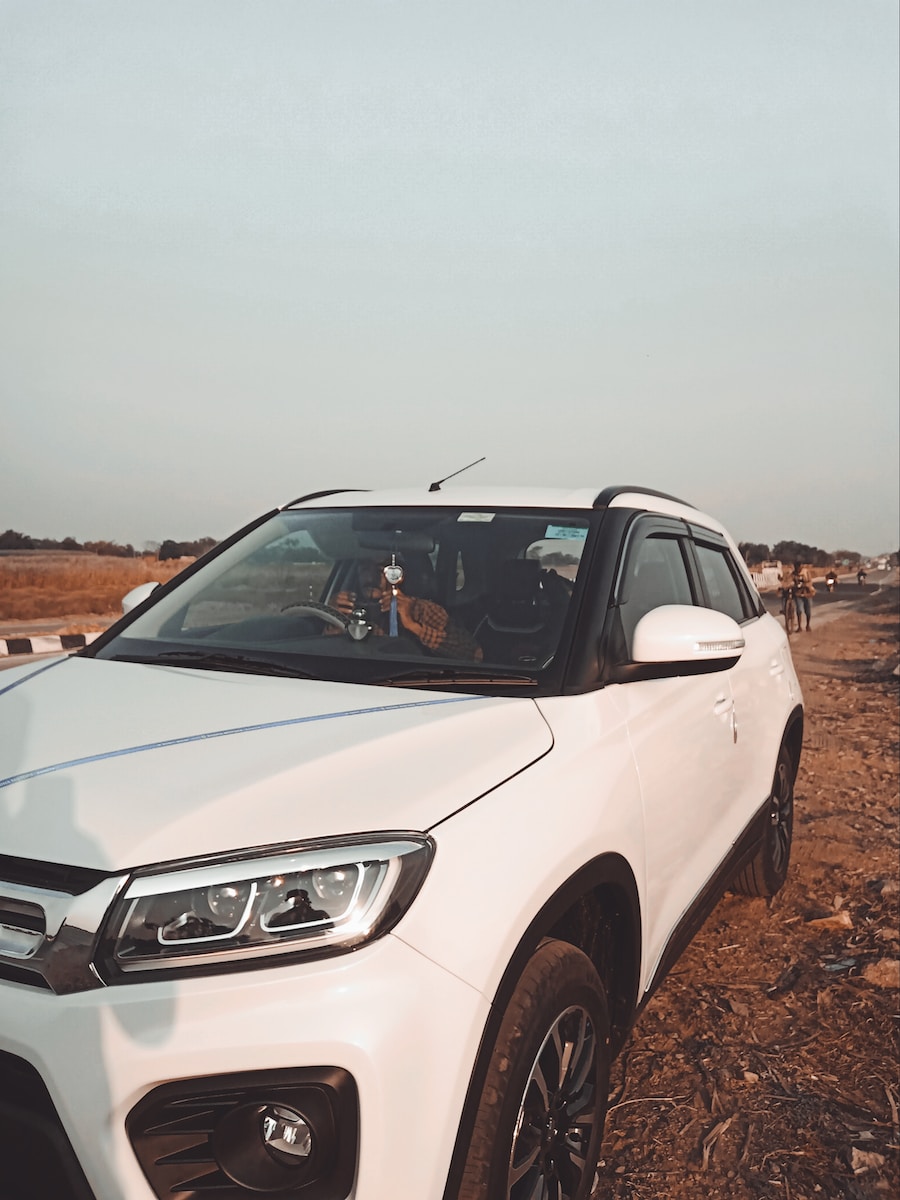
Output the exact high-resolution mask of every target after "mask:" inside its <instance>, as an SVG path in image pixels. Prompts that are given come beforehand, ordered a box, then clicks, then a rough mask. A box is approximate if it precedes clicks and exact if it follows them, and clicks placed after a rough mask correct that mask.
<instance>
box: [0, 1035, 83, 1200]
mask: <svg viewBox="0 0 900 1200" xmlns="http://www.w3.org/2000/svg"><path fill="white" fill-rule="evenodd" d="M0 1164H2V1200H50V1198H51V1197H52V1200H96V1198H95V1196H94V1193H93V1192H92V1191H91V1189H90V1187H89V1186H88V1183H87V1180H86V1179H85V1177H84V1172H83V1171H82V1170H81V1167H80V1165H79V1163H78V1160H77V1158H76V1157H75V1152H74V1150H73V1149H72V1145H71V1143H70V1141H69V1139H68V1138H67V1137H66V1132H65V1130H64V1129H63V1127H62V1123H61V1121H60V1119H59V1116H58V1114H57V1112H56V1109H55V1108H54V1106H53V1101H52V1100H51V1099H50V1093H49V1092H48V1091H47V1088H46V1086H45V1085H44V1081H43V1080H42V1079H41V1077H40V1075H39V1074H38V1072H37V1071H36V1070H35V1069H34V1067H33V1066H32V1065H31V1063H28V1062H26V1061H25V1060H24V1059H23V1058H18V1057H16V1055H14V1054H7V1053H5V1052H4V1051H2V1050H0Z"/></svg>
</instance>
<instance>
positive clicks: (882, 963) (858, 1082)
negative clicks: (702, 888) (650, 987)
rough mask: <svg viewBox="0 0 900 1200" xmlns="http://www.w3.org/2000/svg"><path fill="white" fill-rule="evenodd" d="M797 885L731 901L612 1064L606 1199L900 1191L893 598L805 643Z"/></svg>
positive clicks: (823, 1198)
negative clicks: (772, 895) (766, 895)
mask: <svg viewBox="0 0 900 1200" xmlns="http://www.w3.org/2000/svg"><path fill="white" fill-rule="evenodd" d="M792 650H793V654H794V661H795V663H796V665H797V668H798V672H799V674H800V678H801V683H802V685H803V689H804V699H805V702H806V710H807V715H806V740H805V749H804V754H803V759H802V763H801V767H800V773H799V776H798V779H797V789H796V818H795V822H796V823H795V830H794V850H793V858H792V865H791V871H790V875H789V878H788V882H787V884H786V885H785V887H784V888H783V890H782V891H781V893H780V894H779V895H778V896H776V897H775V899H774V900H773V901H771V902H766V901H765V900H748V899H746V898H742V897H738V896H731V895H729V896H726V897H725V898H724V899H723V900H722V901H721V903H720V904H719V906H718V908H717V909H716V910H715V912H714V913H713V914H712V916H711V917H710V918H709V920H708V921H707V923H706V925H705V926H704V928H703V929H702V930H701V932H700V934H699V935H698V936H697V938H696V939H695V941H694V943H693V944H692V946H691V947H690V948H689V949H688V951H687V952H686V953H685V955H684V957H683V958H682V959H681V961H680V962H679V963H678V965H677V967H676V968H675V971H674V973H673V974H672V975H670V976H669V978H668V980H667V981H666V983H665V984H664V985H663V987H662V988H661V989H660V991H659V992H658V993H657V994H656V996H655V997H654V999H653V1000H652V1001H651V1003H650V1004H649V1005H648V1007H647V1009H646V1010H645V1012H644V1014H643V1016H642V1017H641V1019H640V1021H639V1022H638V1025H637V1026H636V1028H635V1030H634V1032H633V1034H632V1037H631V1039H630V1040H629V1042H628V1045H627V1046H626V1049H625V1051H624V1052H623V1055H622V1057H621V1058H620V1059H619V1060H618V1062H617V1063H616V1064H615V1065H614V1068H613V1087H614V1092H613V1096H612V1098H611V1105H612V1107H611V1110H610V1113H609V1116H608V1119H607V1126H606V1138H605V1141H604V1148H603V1152H604V1157H603V1162H602V1165H601V1171H600V1186H599V1189H598V1190H597V1192H596V1196H597V1197H598V1198H600V1197H603V1198H604V1200H687V1198H688V1197H690V1198H691V1200H695V1198H696V1197H704V1198H706V1197H709V1198H718V1197H721V1198H722V1200H749V1198H755V1197H773V1198H774V1197H783V1198H784V1200H834V1198H839V1197H840V1198H847V1200H875V1198H878V1197H883V1196H896V1195H898V1194H900V1119H898V1110H900V1086H898V1028H897V1025H898V997H900V920H898V703H897V701H898V678H897V676H896V675H895V674H894V670H895V668H896V667H897V663H898V592H897V589H896V588H883V589H882V590H881V591H880V592H878V593H877V594H875V595H874V596H872V597H870V598H869V599H868V600H867V601H866V602H865V604H864V606H863V608H862V609H861V610H860V611H858V612H851V613H848V614H847V615H844V616H842V617H840V618H838V619H837V620H834V621H831V622H829V623H828V624H826V625H823V626H822V627H821V629H817V628H816V624H815V619H814V620H813V628H812V630H811V632H810V633H809V634H807V633H805V632H804V633H803V634H798V635H795V636H794V637H793V638H792Z"/></svg>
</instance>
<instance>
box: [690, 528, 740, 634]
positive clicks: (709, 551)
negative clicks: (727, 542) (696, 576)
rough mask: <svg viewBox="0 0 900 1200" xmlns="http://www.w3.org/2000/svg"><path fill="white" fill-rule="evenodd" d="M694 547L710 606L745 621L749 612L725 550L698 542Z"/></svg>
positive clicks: (736, 619)
mask: <svg viewBox="0 0 900 1200" xmlns="http://www.w3.org/2000/svg"><path fill="white" fill-rule="evenodd" d="M694 548H695V550H696V551H697V561H698V563H699V564H700V570H701V572H702V574H703V583H704V586H705V588H706V594H707V596H708V597H709V603H710V607H711V608H714V609H716V610H717V611H718V612H721V613H725V614H726V616H729V617H732V618H733V619H734V620H735V621H745V620H746V619H747V617H748V615H749V614H748V612H747V609H746V607H745V605H744V601H743V597H742V593H741V589H740V587H739V585H738V582H737V579H736V578H735V574H734V570H733V568H732V566H731V563H730V562H729V555H728V552H727V550H719V549H717V548H716V547H714V546H704V545H702V544H700V543H695V546H694Z"/></svg>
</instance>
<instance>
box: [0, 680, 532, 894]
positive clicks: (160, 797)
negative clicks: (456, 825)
mask: <svg viewBox="0 0 900 1200" xmlns="http://www.w3.org/2000/svg"><path fill="white" fill-rule="evenodd" d="M0 728H2V730H3V736H2V740H0V851H2V853H3V854H9V855H14V856H16V857H23V858H31V859H42V860H44V861H47V862H57V863H66V864H72V865H78V866H84V867H94V868H99V869H102V870H110V871H117V870H124V869H126V868H128V867H135V866H140V865H146V864H150V863H157V862H165V861H167V860H172V859H178V858H188V857H192V856H195V855H204V854H214V853H218V852H225V851H232V850H237V849H246V848H248V847H252V846H263V845H271V844H276V843H286V842H296V841H302V840H305V839H308V838H320V837H332V836H341V835H344V834H356V833H365V832H371V831H378V830H427V829H428V828H430V827H431V826H433V825H434V824H436V823H437V822H438V821H440V820H442V819H443V818H445V817H447V816H449V815H450V814H451V813H453V812H455V811H456V810H457V809H459V808H460V807H462V806H463V805H465V804H468V803H470V802H471V801H472V800H474V799H476V798H477V797H478V796H481V795H483V794H484V793H485V792H487V791H489V790H490V789H492V788H494V787H496V786H497V784H499V783H501V782H502V781H503V780H504V779H507V778H509V777H510V776H511V775H513V774H515V773H516V772H518V771H521V770H522V769H523V768H524V767H525V766H527V765H528V764H529V763H531V762H534V761H535V760H536V759H538V758H540V757H541V756H542V755H543V754H545V753H546V752H547V751H548V750H549V749H550V747H551V745H552V738H551V734H550V731H549V729H548V727H547V725H546V723H545V721H544V720H543V718H542V716H541V715H540V713H539V711H538V709H537V706H536V705H535V704H534V702H533V701H531V700H529V699H524V698H496V697H485V696H470V695H459V694H456V693H452V694H451V693H447V692H438V691H419V690H416V691H411V690H409V689H407V688H404V689H402V690H400V689H397V688H384V687H380V688H379V687H368V686H363V685H357V684H339V683H329V682H326V681H318V680H293V679H278V678H272V677H261V676H256V675H237V674H227V673H224V672H217V671H216V672H214V671H199V670H196V669H186V668H181V667H179V668H174V667H164V666H153V665H143V664H136V663H126V662H111V661H103V660H99V659H90V658H68V659H62V660H55V661H53V662H52V663H50V664H49V665H48V664H44V665H41V666H39V667H37V668H34V669H29V668H19V669H15V668H14V669H13V670H11V671H8V672H4V673H3V675H2V676H0Z"/></svg>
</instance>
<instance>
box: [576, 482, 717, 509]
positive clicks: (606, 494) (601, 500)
mask: <svg viewBox="0 0 900 1200" xmlns="http://www.w3.org/2000/svg"><path fill="white" fill-rule="evenodd" d="M625 492H637V493H638V494H639V495H641V496H656V498H657V499H658V500H673V501H674V502H675V503H676V504H683V505H684V506H685V508H695V507H696V505H694V504H688V502H687V500H680V499H679V498H678V496H670V495H669V493H668V492H657V491H655V490H654V489H653V488H647V487H625V486H616V487H608V488H604V489H603V491H602V492H601V493H600V495H599V496H598V497H597V499H596V500H595V501H594V508H606V507H608V505H609V504H610V503H611V501H613V500H614V499H615V498H616V496H621V495H622V494H623V493H625Z"/></svg>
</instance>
